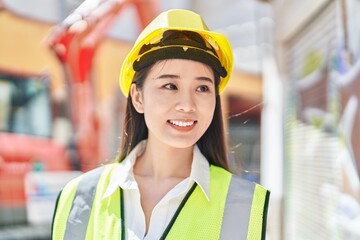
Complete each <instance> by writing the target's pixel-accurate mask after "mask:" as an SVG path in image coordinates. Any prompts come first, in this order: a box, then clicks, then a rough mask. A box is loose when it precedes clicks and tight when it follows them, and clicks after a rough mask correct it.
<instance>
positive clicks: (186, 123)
mask: <svg viewBox="0 0 360 240" xmlns="http://www.w3.org/2000/svg"><path fill="white" fill-rule="evenodd" d="M168 122H169V123H170V124H172V125H175V126H178V127H191V126H193V125H194V124H195V123H196V121H177V120H168Z"/></svg>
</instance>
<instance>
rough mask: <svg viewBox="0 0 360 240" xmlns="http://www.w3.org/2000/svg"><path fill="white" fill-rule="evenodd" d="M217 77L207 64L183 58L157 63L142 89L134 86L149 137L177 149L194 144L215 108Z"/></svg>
mask: <svg viewBox="0 0 360 240" xmlns="http://www.w3.org/2000/svg"><path fill="white" fill-rule="evenodd" d="M214 82H215V79H214V74H213V71H212V69H211V68H210V67H209V66H207V65H206V64H203V63H200V62H196V61H191V60H183V59H168V60H163V61H159V62H157V63H155V64H154V65H153V67H152V68H151V69H150V71H149V74H148V76H147V77H146V79H145V82H144V85H143V88H142V89H137V88H136V86H135V84H133V85H132V86H131V90H130V94H131V98H132V101H133V105H134V107H135V109H136V110H137V111H138V112H139V113H143V114H144V118H145V122H146V125H147V127H148V130H149V140H152V141H154V140H155V141H160V142H161V143H162V144H168V145H170V146H172V147H175V148H186V147H190V146H193V145H194V144H195V143H196V142H197V141H198V140H199V139H200V137H201V136H202V135H203V134H204V133H205V131H206V129H207V128H208V127H209V125H210V123H211V121H212V118H213V115H214V110H215V101H216V100H215V99H216V98H215V96H216V93H215V83H214Z"/></svg>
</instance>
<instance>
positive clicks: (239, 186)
mask: <svg viewBox="0 0 360 240" xmlns="http://www.w3.org/2000/svg"><path fill="white" fill-rule="evenodd" d="M210 169H211V173H212V174H211V178H212V181H221V182H223V181H224V178H227V179H229V189H228V198H229V197H230V198H232V199H234V200H235V199H239V200H240V199H244V198H248V200H249V199H253V198H254V199H255V198H257V199H259V198H260V199H262V201H263V202H265V201H267V200H266V198H269V195H270V192H269V191H268V190H267V189H266V188H265V187H263V186H262V185H260V184H258V183H256V182H252V181H249V180H247V179H244V178H242V177H240V176H238V175H235V174H233V173H231V172H229V171H227V170H225V169H223V168H221V167H217V166H213V165H211V167H210Z"/></svg>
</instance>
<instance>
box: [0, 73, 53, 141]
mask: <svg viewBox="0 0 360 240" xmlns="http://www.w3.org/2000/svg"><path fill="white" fill-rule="evenodd" d="M0 131H4V132H12V133H20V134H27V135H36V136H44V137H49V136H50V135H51V109H50V99H49V92H48V86H47V84H46V81H44V80H43V79H40V78H38V77H18V76H11V75H4V74H0Z"/></svg>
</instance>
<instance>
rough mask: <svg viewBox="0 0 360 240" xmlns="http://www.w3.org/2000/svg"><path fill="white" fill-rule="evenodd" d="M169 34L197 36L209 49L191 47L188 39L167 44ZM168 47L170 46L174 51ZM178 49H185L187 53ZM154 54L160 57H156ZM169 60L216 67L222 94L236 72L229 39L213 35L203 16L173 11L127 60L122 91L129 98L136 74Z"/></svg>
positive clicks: (146, 34)
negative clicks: (179, 33)
mask: <svg viewBox="0 0 360 240" xmlns="http://www.w3.org/2000/svg"><path fill="white" fill-rule="evenodd" d="M165 32H185V35H186V32H190V33H196V34H198V35H200V36H201V38H202V41H205V42H206V46H207V47H206V48H205V49H204V47H199V46H198V45H197V44H195V45H194V44H193V42H192V43H191V44H188V43H190V42H189V41H187V40H186V39H185V40H182V42H181V43H179V42H178V40H177V41H175V42H174V39H170V40H168V41H167V42H166V43H164V42H162V41H163V39H164V35H165V34H164V33H165ZM167 46H170V47H171V49H170V48H167ZM144 49H145V50H144ZM177 49H183V50H182V52H183V53H181V52H180V51H177ZM189 49H190V50H189ZM154 50H155V51H154ZM172 50H175V51H172ZM154 52H157V53H158V54H157V55H154ZM185 53H186V54H185ZM191 53H192V54H191ZM172 54H174V55H172ZM189 54H190V55H191V57H189ZM167 58H187V59H194V60H196V61H200V62H206V63H208V64H209V65H211V66H212V67H215V70H216V71H217V72H218V73H219V75H220V84H219V92H222V91H223V90H224V88H225V86H226V84H227V82H228V81H229V78H230V74H231V72H232V69H233V54H232V49H231V46H230V43H229V41H228V39H227V38H226V36H225V35H223V34H221V33H217V32H212V31H209V29H208V27H207V26H206V25H205V23H204V21H203V19H202V18H201V16H200V15H198V14H196V13H194V12H192V11H189V10H183V9H173V10H169V11H166V12H163V13H161V14H160V15H159V16H158V17H156V18H155V19H154V20H153V21H152V22H151V23H150V24H149V25H148V26H147V27H146V28H145V29H144V30H143V31H142V32H141V33H140V35H139V37H138V38H137V40H136V42H135V44H134V46H133V48H132V49H131V50H130V52H129V53H128V55H127V56H126V58H125V60H124V62H123V64H122V67H121V70H120V77H119V83H120V89H121V91H122V92H123V94H124V95H125V97H127V96H128V94H129V91H130V86H131V83H132V81H133V78H134V75H135V72H136V71H137V70H139V69H141V68H142V67H143V66H144V64H143V63H144V62H145V63H146V64H145V65H149V64H151V63H153V62H155V61H157V60H162V59H167ZM204 59H206V61H205V60H204ZM140 62H141V64H140ZM217 63H218V64H217Z"/></svg>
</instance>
